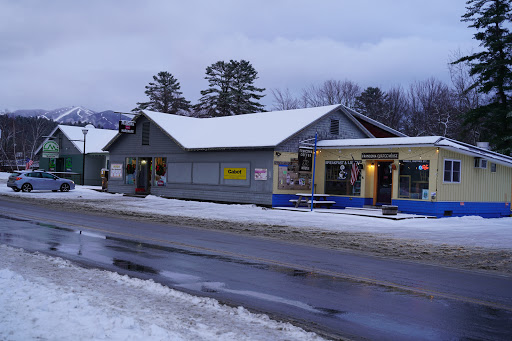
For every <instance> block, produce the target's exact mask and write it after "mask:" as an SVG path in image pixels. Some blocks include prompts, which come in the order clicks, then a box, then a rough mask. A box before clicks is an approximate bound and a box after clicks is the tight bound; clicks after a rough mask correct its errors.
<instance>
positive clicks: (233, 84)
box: [132, 60, 265, 117]
mask: <svg viewBox="0 0 512 341" xmlns="http://www.w3.org/2000/svg"><path fill="white" fill-rule="evenodd" d="M257 78H258V73H257V72H256V70H255V69H254V67H253V66H252V65H251V63H249V62H248V61H246V60H240V61H236V60H230V61H229V62H225V61H218V62H216V63H214V64H212V65H210V66H208V67H207V68H206V77H205V79H206V80H207V81H208V89H206V90H203V91H201V95H202V97H201V98H200V99H199V102H198V103H197V104H195V105H191V103H190V101H187V100H186V99H185V97H184V96H183V93H182V92H181V91H180V89H181V86H180V83H179V82H178V80H177V79H176V78H175V77H174V76H173V75H172V74H171V73H169V72H167V71H161V72H159V73H158V75H156V76H153V82H150V83H149V85H147V86H146V91H145V92H144V93H145V94H146V96H147V97H148V98H149V101H147V102H139V103H137V107H136V108H135V109H133V110H132V111H134V112H136V111H140V110H144V109H148V110H153V111H158V112H163V113H169V114H178V115H192V116H196V117H217V116H231V115H240V114H248V113H253V112H259V111H262V110H263V109H264V106H263V105H262V104H260V103H259V102H258V101H259V100H260V99H261V98H262V97H263V96H264V95H262V94H261V93H262V92H263V91H265V89H263V88H257V87H256V86H255V85H254V81H255V80H256V79H257Z"/></svg>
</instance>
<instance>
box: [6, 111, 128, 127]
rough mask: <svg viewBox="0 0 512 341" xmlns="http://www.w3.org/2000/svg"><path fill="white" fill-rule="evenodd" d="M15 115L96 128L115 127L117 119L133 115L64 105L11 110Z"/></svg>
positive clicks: (117, 124)
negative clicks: (81, 124)
mask: <svg viewBox="0 0 512 341" xmlns="http://www.w3.org/2000/svg"><path fill="white" fill-rule="evenodd" d="M13 114H14V115H16V116H25V117H27V116H37V117H44V118H47V119H50V120H53V121H55V122H58V123H60V124H74V123H79V122H82V123H89V124H92V125H94V126H95V127H96V128H100V127H101V128H104V129H117V128H118V126H119V123H118V122H119V120H130V119H132V117H133V116H128V115H120V114H116V113H114V112H113V111H112V110H107V111H102V112H94V111H92V110H90V109H86V108H83V107H76V106H72V107H64V108H59V109H55V110H50V111H48V110H43V109H32V110H16V111H15V112H13Z"/></svg>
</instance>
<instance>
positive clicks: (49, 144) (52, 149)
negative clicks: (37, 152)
mask: <svg viewBox="0 0 512 341" xmlns="http://www.w3.org/2000/svg"><path fill="white" fill-rule="evenodd" d="M45 152H46V153H58V152H59V144H58V143H57V142H55V141H52V140H48V141H46V142H45V143H44V144H43V153H45Z"/></svg>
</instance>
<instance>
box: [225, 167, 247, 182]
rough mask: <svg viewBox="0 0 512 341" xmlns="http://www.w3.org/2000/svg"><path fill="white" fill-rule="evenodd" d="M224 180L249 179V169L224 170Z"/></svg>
mask: <svg viewBox="0 0 512 341" xmlns="http://www.w3.org/2000/svg"><path fill="white" fill-rule="evenodd" d="M224 179H229V180H245V179H247V168H224Z"/></svg>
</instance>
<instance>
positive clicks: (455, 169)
mask: <svg viewBox="0 0 512 341" xmlns="http://www.w3.org/2000/svg"><path fill="white" fill-rule="evenodd" d="M460 174H461V161H460V160H451V159H444V177H443V182H448V183H460Z"/></svg>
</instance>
